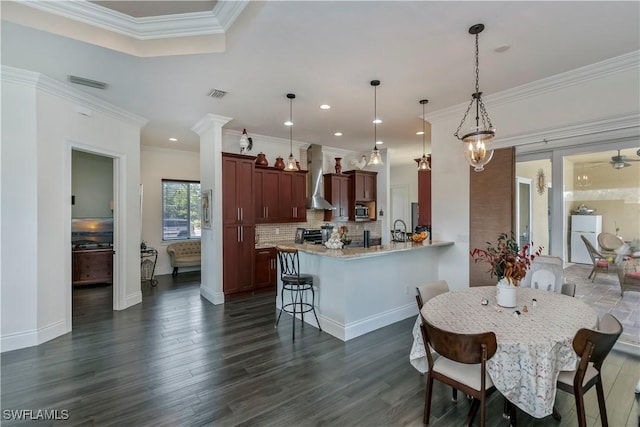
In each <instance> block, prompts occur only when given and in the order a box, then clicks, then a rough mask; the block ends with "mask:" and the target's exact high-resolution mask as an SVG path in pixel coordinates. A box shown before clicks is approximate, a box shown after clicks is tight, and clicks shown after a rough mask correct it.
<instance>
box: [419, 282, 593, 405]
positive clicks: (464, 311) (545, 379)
mask: <svg viewBox="0 0 640 427" xmlns="http://www.w3.org/2000/svg"><path fill="white" fill-rule="evenodd" d="M516 304H517V305H516V307H511V308H507V307H501V306H499V305H498V304H497V302H496V288H495V286H478V287H469V288H465V289H456V290H452V291H449V292H446V293H444V294H441V295H438V296H436V297H434V298H432V299H430V300H428V301H427V302H426V303H425V304H424V305H423V306H422V309H421V314H422V316H424V318H425V319H427V321H429V322H430V323H432V324H433V325H435V326H437V327H439V328H441V329H444V330H447V331H451V332H456V333H464V334H470V333H480V332H487V331H491V332H494V333H495V334H496V341H497V350H496V353H495V354H494V355H493V357H492V358H491V359H489V360H488V361H487V371H488V373H489V375H490V377H491V380H492V381H493V383H494V385H495V387H496V389H497V390H498V391H499V392H500V393H502V395H503V396H504V397H505V398H507V399H508V400H509V401H510V402H512V403H513V404H515V405H516V406H518V407H519V408H520V409H522V410H523V411H525V412H526V413H528V414H530V415H531V416H533V417H535V418H542V417H545V416H547V415H550V414H551V413H552V412H553V405H554V402H555V397H556V390H557V389H556V382H557V379H558V374H559V373H560V371H572V370H575V369H576V367H577V363H578V360H579V357H578V355H577V354H576V353H575V351H574V350H573V346H572V343H573V338H574V336H575V334H576V332H577V331H578V330H579V329H581V328H589V329H594V328H596V327H597V325H598V316H597V313H596V311H595V310H594V309H593V308H591V307H589V306H588V305H587V304H585V303H584V302H582V301H580V300H579V299H576V298H573V297H570V296H567V295H563V294H560V293H556V292H549V291H546V290H541V289H532V288H517V299H516ZM420 321H421V319H420V316H418V318H417V319H416V323H415V325H414V328H413V337H414V342H413V346H412V349H411V353H410V357H409V358H410V362H411V364H412V365H413V366H414V367H415V368H416V369H417V370H418V371H420V372H422V373H424V372H426V371H427V370H428V366H427V362H426V353H425V351H426V350H425V346H424V343H423V340H422V335H421V333H420Z"/></svg>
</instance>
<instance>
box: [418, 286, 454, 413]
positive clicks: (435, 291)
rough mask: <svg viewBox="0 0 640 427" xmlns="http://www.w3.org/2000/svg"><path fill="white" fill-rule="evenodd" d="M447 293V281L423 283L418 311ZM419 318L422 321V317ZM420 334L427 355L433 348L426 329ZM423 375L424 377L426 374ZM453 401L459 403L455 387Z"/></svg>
mask: <svg viewBox="0 0 640 427" xmlns="http://www.w3.org/2000/svg"><path fill="white" fill-rule="evenodd" d="M445 292H449V284H448V283H447V281H446V280H436V281H435V282H429V283H423V284H422V285H419V286H416V302H417V303H418V311H420V310H422V306H423V305H424V303H425V302H427V301H429V300H430V299H431V298H433V297H437V296H438V295H440V294H444V293H445ZM419 316H420V320H421V321H422V316H421V315H419ZM420 333H421V334H422V342H423V343H424V347H425V348H424V351H425V353H426V352H427V351H430V350H431V348H430V346H429V343H428V341H427V337H426V335H425V333H424V328H422V327H421V328H420ZM422 375H424V373H423V374H422ZM451 401H452V402H457V401H458V390H457V389H455V388H453V387H452V391H451Z"/></svg>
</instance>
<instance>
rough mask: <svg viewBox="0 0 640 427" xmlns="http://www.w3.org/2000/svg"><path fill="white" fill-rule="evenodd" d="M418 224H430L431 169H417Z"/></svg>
mask: <svg viewBox="0 0 640 427" xmlns="http://www.w3.org/2000/svg"><path fill="white" fill-rule="evenodd" d="M418 225H431V171H422V170H419V171H418Z"/></svg>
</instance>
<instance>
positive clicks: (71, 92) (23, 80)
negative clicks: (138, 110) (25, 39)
mask: <svg viewBox="0 0 640 427" xmlns="http://www.w3.org/2000/svg"><path fill="white" fill-rule="evenodd" d="M0 72H1V74H2V81H3V82H11V83H17V84H21V85H24V86H28V87H33V88H35V89H38V90H42V91H43V92H46V93H49V94H51V95H54V96H57V97H59V98H62V99H65V100H67V101H69V102H73V103H76V104H79V105H81V106H82V107H85V108H88V109H89V110H91V111H95V112H98V113H101V114H105V115H108V116H111V117H113V118H116V119H118V120H124V121H127V122H130V123H133V124H134V125H136V126H138V127H140V128H142V127H143V126H145V125H146V124H147V122H148V120H147V119H146V118H144V117H142V116H138V115H136V114H133V113H130V112H128V111H126V110H123V109H122V108H120V107H117V106H115V105H113V104H110V103H108V102H106V101H104V100H102V99H100V98H98V97H96V96H93V95H90V94H88V93H85V92H83V91H81V90H79V89H76V88H74V87H71V86H70V85H69V84H67V83H63V82H60V81H58V80H55V79H52V78H51V77H48V76H45V75H44V74H40V73H35V72H33V71H28V70H23V69H20V68H14V67H9V66H7V65H3V66H2V68H1V69H0Z"/></svg>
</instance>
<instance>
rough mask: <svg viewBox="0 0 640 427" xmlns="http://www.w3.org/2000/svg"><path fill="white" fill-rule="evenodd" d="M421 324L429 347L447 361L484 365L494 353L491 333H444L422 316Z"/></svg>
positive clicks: (494, 341)
mask: <svg viewBox="0 0 640 427" xmlns="http://www.w3.org/2000/svg"><path fill="white" fill-rule="evenodd" d="M422 323H423V325H424V328H425V332H426V335H427V340H428V341H429V344H430V345H431V347H433V349H434V350H435V351H436V352H437V353H438V354H440V355H441V356H444V357H446V358H447V359H450V360H453V361H456V362H460V363H467V364H473V363H483V364H484V362H486V361H487V360H489V359H491V358H492V357H493V355H494V354H495V353H496V349H497V343H496V334H494V333H493V332H482V333H478V334H460V333H456V332H451V331H445V330H444V329H440V328H438V327H437V326H435V325H432V324H431V323H429V322H428V321H427V320H426V319H425V318H424V316H423V317H422Z"/></svg>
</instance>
